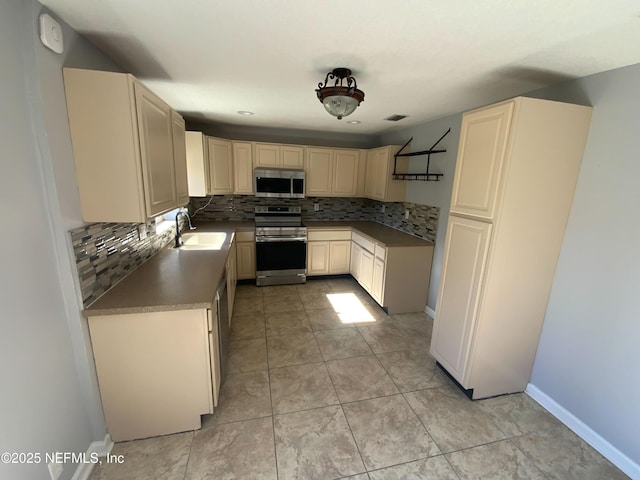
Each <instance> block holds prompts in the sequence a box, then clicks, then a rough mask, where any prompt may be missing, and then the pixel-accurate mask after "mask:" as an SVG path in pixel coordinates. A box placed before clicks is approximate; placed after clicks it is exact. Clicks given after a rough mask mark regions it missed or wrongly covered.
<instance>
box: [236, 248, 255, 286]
mask: <svg viewBox="0 0 640 480" xmlns="http://www.w3.org/2000/svg"><path fill="white" fill-rule="evenodd" d="M236 262H237V266H238V278H239V279H240V280H245V279H250V278H256V244H255V242H240V243H238V251H237V257H236Z"/></svg>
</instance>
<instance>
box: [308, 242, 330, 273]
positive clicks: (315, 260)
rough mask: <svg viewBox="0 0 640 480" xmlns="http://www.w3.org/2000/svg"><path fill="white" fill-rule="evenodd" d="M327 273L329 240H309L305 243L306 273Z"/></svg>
mask: <svg viewBox="0 0 640 480" xmlns="http://www.w3.org/2000/svg"><path fill="white" fill-rule="evenodd" d="M328 273H329V242H309V243H308V244H307V275H309V276H313V275H327V274H328Z"/></svg>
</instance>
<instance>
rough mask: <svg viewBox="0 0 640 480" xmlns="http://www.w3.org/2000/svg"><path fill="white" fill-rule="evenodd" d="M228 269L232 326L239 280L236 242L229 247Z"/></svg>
mask: <svg viewBox="0 0 640 480" xmlns="http://www.w3.org/2000/svg"><path fill="white" fill-rule="evenodd" d="M226 269H227V300H228V304H229V305H228V306H229V317H228V318H229V326H231V319H232V318H233V303H234V302H235V299H236V283H237V281H238V275H237V272H236V242H235V241H234V242H232V243H231V247H230V248H229V256H228V257H227V263H226Z"/></svg>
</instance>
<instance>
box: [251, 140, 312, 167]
mask: <svg viewBox="0 0 640 480" xmlns="http://www.w3.org/2000/svg"><path fill="white" fill-rule="evenodd" d="M254 166H255V167H261V168H290V169H294V170H300V169H302V168H303V167H304V147H302V146H300V145H279V144H275V143H256V144H255V164H254Z"/></svg>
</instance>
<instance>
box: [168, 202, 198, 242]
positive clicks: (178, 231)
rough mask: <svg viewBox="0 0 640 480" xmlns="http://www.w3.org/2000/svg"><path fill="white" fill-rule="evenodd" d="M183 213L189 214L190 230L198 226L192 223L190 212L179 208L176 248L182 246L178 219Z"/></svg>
mask: <svg viewBox="0 0 640 480" xmlns="http://www.w3.org/2000/svg"><path fill="white" fill-rule="evenodd" d="M181 214H182V215H186V216H187V221H188V222H189V230H195V229H196V227H194V226H193V224H192V223H191V217H190V216H189V212H187V211H186V210H182V209H181V210H179V211H178V213H176V243H175V245H174V246H173V247H174V248H180V247H181V246H182V235H181V234H180V223H179V221H178V220H179V219H180V215H181Z"/></svg>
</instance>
